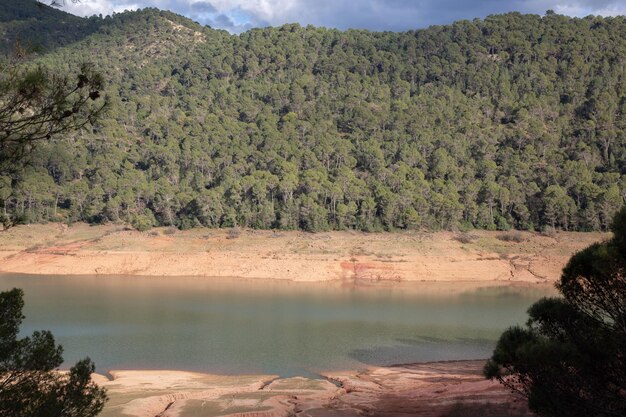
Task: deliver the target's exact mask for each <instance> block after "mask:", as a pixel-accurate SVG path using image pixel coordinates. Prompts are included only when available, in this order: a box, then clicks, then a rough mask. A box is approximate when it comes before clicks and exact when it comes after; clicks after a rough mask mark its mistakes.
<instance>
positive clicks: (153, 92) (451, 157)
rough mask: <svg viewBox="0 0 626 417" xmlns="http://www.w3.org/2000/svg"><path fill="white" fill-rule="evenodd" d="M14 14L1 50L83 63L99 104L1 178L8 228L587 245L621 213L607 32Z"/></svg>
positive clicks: (616, 28)
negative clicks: (406, 235)
mask: <svg viewBox="0 0 626 417" xmlns="http://www.w3.org/2000/svg"><path fill="white" fill-rule="evenodd" d="M5 3H6V4H5ZM18 3H19V4H21V5H24V4H27V3H29V2H27V1H19V2H16V1H15V0H10V1H7V2H4V1H3V3H2V5H0V16H1V19H0V34H2V35H3V39H2V42H3V43H2V48H3V50H4V51H5V52H7V53H8V51H9V50H10V48H11V45H12V44H14V43H15V41H16V40H17V41H19V42H20V44H21V45H29V46H31V50H33V51H34V52H32V53H31V55H30V56H29V58H28V61H27V63H26V64H25V65H44V66H46V67H48V68H51V69H53V70H54V71H58V72H60V73H68V74H71V73H72V71H75V70H76V68H78V67H79V66H80V64H81V63H84V62H91V63H93V65H94V66H95V68H96V69H97V70H98V71H99V72H100V73H102V75H103V76H104V78H105V79H106V80H107V83H108V84H107V88H106V95H107V96H108V99H109V101H110V104H109V109H108V112H107V114H106V115H105V116H104V117H103V118H101V119H100V121H99V122H98V123H97V124H95V125H94V126H90V127H89V128H88V129H83V130H82V131H80V132H77V133H75V134H72V135H69V136H67V137H62V138H57V139H56V140H54V141H51V142H46V143H41V144H40V145H39V146H38V148H37V149H36V152H35V153H34V154H33V155H32V156H31V158H30V162H29V164H28V165H27V166H24V167H23V169H21V170H20V171H19V172H17V173H15V174H14V175H13V176H11V177H9V176H5V177H0V205H1V206H2V207H0V209H1V211H2V212H3V213H4V214H3V216H4V218H5V221H7V222H8V221H12V222H22V223H30V222H42V221H62V222H76V221H87V222H91V223H102V222H122V221H123V222H128V223H130V224H132V225H133V226H135V227H136V228H138V229H141V230H144V229H147V228H149V227H151V226H156V225H173V226H177V227H180V228H190V227H194V226H200V225H202V226H209V227H233V226H240V227H251V228H280V229H303V230H308V231H320V230H328V229H358V230H364V231H377V230H396V229H429V230H432V229H469V228H484V229H492V230H494V229H499V230H505V229H509V228H518V229H527V230H540V229H543V228H558V229H565V230H605V229H607V227H608V224H609V223H610V220H611V218H612V216H613V214H614V213H615V212H616V211H617V210H618V209H619V208H620V207H621V205H622V204H623V202H624V198H625V195H626V18H624V17H615V18H600V17H587V18H583V19H575V18H569V17H565V16H561V15H557V14H554V13H552V12H547V13H546V15H545V16H537V15H522V14H518V13H510V14H505V15H495V16H489V17H487V18H486V19H484V20H473V21H459V22H456V23H454V24H451V25H446V26H433V27H430V28H427V29H423V30H416V31H409V32H404V33H392V32H381V33H375V32H369V31H364V30H349V31H339V30H329V29H323V28H316V27H311V26H309V27H301V26H299V25H297V24H293V25H285V26H282V27H278V28H265V29H253V30H250V31H248V32H245V33H243V34H241V35H238V36H236V35H231V34H229V33H227V32H225V31H219V30H213V29H211V28H208V27H204V26H201V25H199V24H197V23H194V22H192V21H190V20H187V19H185V18H183V17H181V16H177V15H174V14H172V13H169V12H163V11H159V10H156V9H145V10H141V11H136V12H125V13H121V14H116V15H114V16H112V17H105V18H101V17H92V18H89V19H82V18H77V17H74V16H69V15H67V14H65V13H62V12H60V11H54V12H53V13H52V12H50V10H52V9H48V8H46V9H45V11H46V13H41V12H40V11H38V10H39V9H37V10H35V9H33V11H31V12H29V13H26V12H24V13H18V12H17V11H19V10H22V11H23V10H26V9H19V8H15V7H13V8H12V6H11V5H12V4H13V5H15V4H18ZM33 3H34V2H33ZM24 7H25V6H24ZM37 7H38V8H40V6H37ZM16 10H17V11H16ZM44 29H45V30H49V31H50V32H49V33H50V35H49V36H48V35H47V34H46V35H45V36H43V33H45V32H42V31H43V30H44ZM59 33H62V36H61V35H60V34H59Z"/></svg>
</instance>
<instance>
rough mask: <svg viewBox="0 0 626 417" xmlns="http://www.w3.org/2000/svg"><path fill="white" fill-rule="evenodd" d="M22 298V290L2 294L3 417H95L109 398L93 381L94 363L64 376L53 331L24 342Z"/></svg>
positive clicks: (0, 393)
mask: <svg viewBox="0 0 626 417" xmlns="http://www.w3.org/2000/svg"><path fill="white" fill-rule="evenodd" d="M23 298H24V294H23V292H22V291H21V290H19V289H13V290H11V291H7V292H2V293H0V416H7V417H8V416H11V417H59V416H63V417H92V416H96V415H97V414H98V413H99V412H100V411H101V410H102V408H103V407H104V403H105V401H106V394H105V391H104V390H103V389H101V388H99V387H97V386H96V385H95V384H94V383H93V382H92V381H91V374H92V373H93V372H94V369H95V367H94V364H93V363H92V362H91V360H89V358H87V359H84V360H81V361H79V362H78V363H76V365H74V366H73V367H72V368H71V369H70V371H69V372H68V373H61V372H60V371H58V370H57V368H58V367H59V366H61V364H62V363H63V358H62V352H63V349H62V348H61V346H59V345H57V344H56V343H55V341H54V337H53V336H52V334H51V333H50V332H48V331H37V332H34V333H33V334H32V336H29V337H25V338H21V339H20V338H19V337H18V333H19V328H20V325H21V323H22V320H23V319H24V316H23V315H22V309H23V307H24V300H23Z"/></svg>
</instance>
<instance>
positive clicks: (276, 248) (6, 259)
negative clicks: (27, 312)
mask: <svg viewBox="0 0 626 417" xmlns="http://www.w3.org/2000/svg"><path fill="white" fill-rule="evenodd" d="M608 236H609V235H608V234H601V233H571V232H560V233H556V234H553V235H551V236H545V235H541V234H539V233H531V232H519V233H518V232H515V233H514V234H507V232H487V231H475V232H471V233H465V234H460V233H453V232H436V233H425V232H398V233H361V232H328V233H317V234H311V233H304V232H274V231H254V230H249V231H242V232H241V234H240V235H239V236H237V237H233V236H230V234H229V233H228V231H226V230H210V229H193V230H188V231H177V230H175V229H172V228H160V229H154V230H151V231H148V232H138V231H134V230H127V229H126V228H124V227H123V226H116V225H105V226H88V225H85V224H77V225H74V226H71V227H67V226H65V225H59V224H47V225H29V226H19V227H15V228H12V229H9V230H7V231H3V232H0V272H2V273H25V274H52V275H148V276H194V277H211V278H216V277H240V278H246V279H254V278H261V279H284V280H291V281H333V280H344V281H345V280H348V281H376V282H388V283H394V282H422V281H432V282H497V283H501V284H508V283H513V284H514V283H550V282H554V281H556V280H557V279H558V278H559V276H560V273H561V269H562V268H563V266H564V265H565V263H566V262H567V260H568V259H569V257H570V256H571V255H572V254H573V253H575V252H576V251H578V250H581V249H582V248H584V247H586V246H588V245H589V244H591V243H594V242H597V241H600V240H603V239H606V238H607V237H608Z"/></svg>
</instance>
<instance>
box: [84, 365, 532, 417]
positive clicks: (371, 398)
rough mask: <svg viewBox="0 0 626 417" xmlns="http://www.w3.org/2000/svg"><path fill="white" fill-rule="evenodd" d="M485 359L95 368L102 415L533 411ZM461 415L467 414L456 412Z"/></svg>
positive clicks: (346, 416) (339, 416)
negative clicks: (282, 368)
mask: <svg viewBox="0 0 626 417" xmlns="http://www.w3.org/2000/svg"><path fill="white" fill-rule="evenodd" d="M484 363H485V361H484V360H464V361H441V362H428V363H416V364H405V365H392V366H386V367H367V368H365V369H363V370H360V371H333V372H324V373H322V374H321V375H320V378H305V377H284V378H283V377H279V376H276V375H230V376H228V375H214V374H205V373H198V372H187V371H165V370H164V371H121V370H115V371H111V372H110V376H111V378H112V379H109V378H108V377H107V376H105V375H100V374H94V381H95V382H96V383H98V384H99V385H101V386H103V387H105V388H107V389H108V395H109V397H110V400H109V402H108V403H107V405H106V407H105V409H104V411H103V413H102V416H103V417H113V416H116V417H119V416H124V417H154V416H155V415H159V416H161V417H168V416H171V417H174V416H180V417H185V416H200V415H202V416H215V417H217V416H226V415H230V416H232V415H236V416H263V417H269V416H288V415H289V416H332V417H354V416H358V415H405V414H404V413H406V411H408V410H410V411H411V413H413V414H411V415H420V416H421V415H424V416H441V415H450V414H449V413H454V412H457V413H458V412H459V411H467V410H470V411H476V410H480V411H481V415H484V416H485V417H491V416H496V415H501V414H502V413H503V412H506V414H507V415H511V416H520V417H521V416H524V417H526V416H530V415H532V414H530V413H529V412H528V409H527V406H526V403H525V401H524V400H523V399H521V398H520V397H518V396H516V395H514V394H512V393H510V392H509V391H508V390H507V389H506V388H504V387H503V386H501V385H500V384H499V383H497V382H494V381H489V380H485V379H484V377H483V376H482V374H481V369H482V366H483V365H484ZM459 415H462V414H459Z"/></svg>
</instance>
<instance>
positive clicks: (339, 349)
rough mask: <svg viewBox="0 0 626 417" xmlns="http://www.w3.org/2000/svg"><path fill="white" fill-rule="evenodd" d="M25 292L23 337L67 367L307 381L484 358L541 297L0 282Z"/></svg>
mask: <svg viewBox="0 0 626 417" xmlns="http://www.w3.org/2000/svg"><path fill="white" fill-rule="evenodd" d="M13 287H19V288H22V289H23V290H24V292H25V303H26V305H25V309H24V314H25V315H26V319H25V321H24V324H23V325H22V334H23V335H28V334H30V333H32V332H33V331H34V330H51V331H52V332H53V334H54V335H55V337H56V339H57V341H58V342H59V343H61V344H62V345H63V347H64V358H65V359H66V361H67V362H66V363H67V365H71V364H72V363H74V362H76V361H77V360H78V359H80V358H82V357H85V356H89V357H91V358H92V359H93V360H94V361H95V362H96V365H97V367H98V369H97V371H98V372H105V371H107V370H111V369H177V370H197V371H203V372H210V373H221V374H251V373H254V374H258V373H262V374H278V375H281V376H293V375H302V376H308V375H311V374H315V373H317V372H321V371H324V370H341V369H358V368H362V367H365V366H368V365H391V364H397V363H409V362H423V361H438V360H454V359H480V358H487V357H488V356H489V355H490V354H491V351H492V349H493V347H494V345H495V341H496V340H497V338H498V336H499V335H500V333H501V332H502V331H503V330H504V329H505V328H507V327H508V326H510V325H513V324H521V323H524V321H525V320H526V310H527V308H528V307H529V306H530V305H531V304H532V303H533V302H534V301H536V300H537V299H539V298H541V297H543V296H545V295H548V294H551V293H553V291H552V290H551V289H550V288H548V287H543V286H542V287H535V286H533V287H523V288H522V287H520V288H518V287H492V288H475V287H471V286H467V288H464V286H463V285H460V284H426V283H423V284H422V283H417V284H412V285H410V286H395V287H387V286H354V285H339V284H303V283H292V282H278V281H262V282H259V281H249V280H225V279H223V278H220V279H219V280H217V279H208V278H172V277H167V278H153V277H103V276H98V277H94V276H52V277H50V276H26V275H19V276H16V275H0V291H4V290H7V289H11V288H13Z"/></svg>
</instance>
